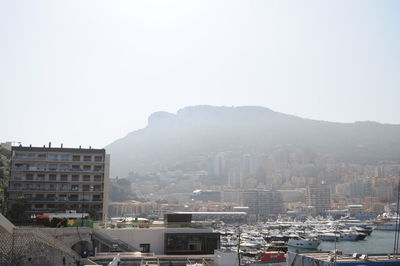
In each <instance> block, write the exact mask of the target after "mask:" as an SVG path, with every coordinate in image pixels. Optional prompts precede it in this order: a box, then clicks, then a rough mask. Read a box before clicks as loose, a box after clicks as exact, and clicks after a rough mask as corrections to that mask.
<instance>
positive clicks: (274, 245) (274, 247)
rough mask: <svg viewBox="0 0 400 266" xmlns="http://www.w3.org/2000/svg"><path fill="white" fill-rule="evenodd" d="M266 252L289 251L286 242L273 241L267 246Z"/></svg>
mask: <svg viewBox="0 0 400 266" xmlns="http://www.w3.org/2000/svg"><path fill="white" fill-rule="evenodd" d="M266 251H283V252H287V251H288V245H287V243H286V242H284V241H272V242H271V243H269V244H268V245H266Z"/></svg>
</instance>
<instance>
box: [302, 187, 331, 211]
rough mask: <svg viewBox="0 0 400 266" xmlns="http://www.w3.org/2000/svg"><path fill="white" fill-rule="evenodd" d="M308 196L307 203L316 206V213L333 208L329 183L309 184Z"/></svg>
mask: <svg viewBox="0 0 400 266" xmlns="http://www.w3.org/2000/svg"><path fill="white" fill-rule="evenodd" d="M306 198H307V204H308V205H309V206H313V207H315V211H316V215H319V214H323V213H325V212H326V211H327V210H329V209H330V208H331V189H330V187H329V185H326V184H321V185H309V186H308V187H307V194H306Z"/></svg>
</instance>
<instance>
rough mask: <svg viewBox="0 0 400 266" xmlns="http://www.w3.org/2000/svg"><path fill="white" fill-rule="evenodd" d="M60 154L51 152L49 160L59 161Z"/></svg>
mask: <svg viewBox="0 0 400 266" xmlns="http://www.w3.org/2000/svg"><path fill="white" fill-rule="evenodd" d="M57 160H58V156H57V154H49V161H57Z"/></svg>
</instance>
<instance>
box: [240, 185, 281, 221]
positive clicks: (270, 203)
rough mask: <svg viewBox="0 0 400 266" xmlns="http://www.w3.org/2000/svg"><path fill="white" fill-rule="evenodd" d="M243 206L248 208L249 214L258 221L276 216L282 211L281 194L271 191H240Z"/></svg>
mask: <svg viewBox="0 0 400 266" xmlns="http://www.w3.org/2000/svg"><path fill="white" fill-rule="evenodd" d="M242 201H243V202H242V203H243V206H248V207H249V210H248V212H249V214H255V215H257V216H258V218H259V219H261V220H262V219H264V218H267V217H268V216H270V215H277V214H280V213H282V211H283V200H282V194H281V193H280V192H279V191H273V190H245V191H242Z"/></svg>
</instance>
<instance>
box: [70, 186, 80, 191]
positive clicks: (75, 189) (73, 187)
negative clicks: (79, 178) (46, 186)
mask: <svg viewBox="0 0 400 266" xmlns="http://www.w3.org/2000/svg"><path fill="white" fill-rule="evenodd" d="M71 190H72V191H78V190H79V186H78V185H71Z"/></svg>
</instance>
